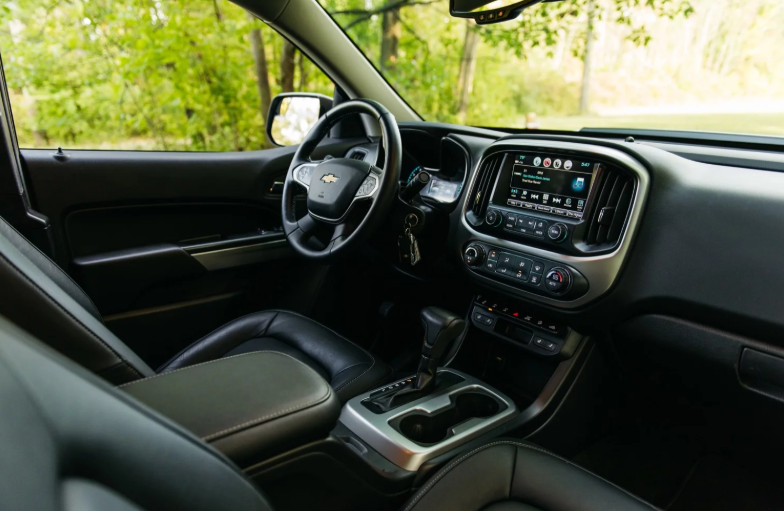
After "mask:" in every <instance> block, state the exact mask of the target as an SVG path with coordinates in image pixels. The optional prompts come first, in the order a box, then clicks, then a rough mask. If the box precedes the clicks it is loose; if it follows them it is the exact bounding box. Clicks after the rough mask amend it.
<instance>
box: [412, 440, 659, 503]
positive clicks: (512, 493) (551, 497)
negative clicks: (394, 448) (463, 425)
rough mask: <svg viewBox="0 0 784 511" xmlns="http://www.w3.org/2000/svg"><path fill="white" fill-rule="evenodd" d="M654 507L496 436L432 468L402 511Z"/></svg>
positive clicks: (544, 454)
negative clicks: (489, 441)
mask: <svg viewBox="0 0 784 511" xmlns="http://www.w3.org/2000/svg"><path fill="white" fill-rule="evenodd" d="M484 510H487V511H535V510H546V511H657V508H656V507H654V506H653V505H651V504H649V503H647V502H645V501H644V500H642V499H640V498H638V497H636V496H634V495H632V494H631V493H629V492H627V491H625V490H623V489H621V488H619V487H618V486H615V485H614V484H612V483H610V482H608V481H606V480H604V479H602V478H600V477H599V476H597V475H595V474H592V473H591V472H588V471H587V470H585V469H583V468H581V467H579V466H577V465H575V464H574V463H572V462H571V461H569V460H567V459H565V458H561V457H560V456H558V455H556V454H553V453H550V452H548V451H546V450H545V449H542V448H541V447H539V446H536V445H533V444H529V443H526V442H519V441H514V440H500V441H496V442H492V443H490V444H487V445H485V446H483V447H480V448H478V449H475V450H473V451H471V452H469V453H468V454H465V455H463V456H461V457H459V458H457V459H456V460H455V461H453V462H452V463H450V464H449V465H447V466H446V467H445V468H444V469H442V470H441V471H439V472H438V473H436V475H434V476H433V477H432V478H431V479H430V480H429V481H428V482H427V484H425V486H424V487H423V488H422V489H421V490H420V491H419V492H417V493H416V495H414V497H412V498H411V500H410V501H409V502H408V503H407V504H406V505H405V506H403V508H402V511H484Z"/></svg>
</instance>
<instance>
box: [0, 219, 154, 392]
mask: <svg viewBox="0 0 784 511" xmlns="http://www.w3.org/2000/svg"><path fill="white" fill-rule="evenodd" d="M0 290H2V291H1V292H0V314H3V315H5V316H6V317H8V318H9V319H11V320H12V321H13V322H14V323H16V324H17V325H19V326H21V327H22V328H24V329H25V330H27V331H28V332H30V333H31V334H33V335H34V336H36V337H37V338H39V339H41V340H42V341H43V342H45V343H47V344H49V345H50V346H52V347H53V348H55V349H56V350H57V351H59V352H60V353H63V354H64V355H66V356H68V357H70V358H71V359H73V360H75V361H76V362H78V363H79V364H81V365H83V366H84V367H86V368H87V369H89V370H91V371H93V372H95V373H97V374H99V375H101V376H102V377H104V378H106V379H107V380H108V381H110V382H113V383H125V382H128V381H132V380H136V379H138V378H144V377H146V376H151V375H153V374H154V372H153V370H152V369H150V367H148V366H147V364H145V363H144V362H143V361H142V360H141V359H140V358H139V357H138V356H137V355H136V354H135V353H134V352H133V351H131V349H130V348H128V346H126V345H125V344H124V343H123V342H122V341H121V340H120V339H118V338H117V336H115V335H114V334H113V333H112V332H110V331H109V329H107V328H106V327H105V326H104V324H103V322H102V321H101V316H100V314H99V313H98V310H97V309H95V306H94V305H93V304H92V302H91V301H90V299H89V298H88V297H87V295H86V294H85V293H84V292H83V291H82V290H81V289H80V288H79V286H77V285H76V284H75V283H74V282H73V281H72V280H71V279H70V278H69V277H68V275H66V274H65V273H64V272H63V271H62V270H61V269H60V268H59V267H58V266H57V265H56V264H54V263H53V262H52V261H51V260H49V259H48V258H47V257H46V256H45V255H43V254H42V253H41V252H39V251H38V250H37V249H36V248H35V247H34V246H33V245H32V244H31V243H30V242H28V241H27V240H26V239H24V238H23V237H22V236H21V235H20V234H19V233H17V232H16V231H15V230H14V229H13V228H12V227H11V226H10V225H8V224H7V223H6V222H5V220H2V219H0Z"/></svg>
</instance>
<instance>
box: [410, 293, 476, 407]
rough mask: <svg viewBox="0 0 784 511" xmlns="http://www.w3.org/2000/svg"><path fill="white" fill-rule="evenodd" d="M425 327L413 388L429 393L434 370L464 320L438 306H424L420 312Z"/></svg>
mask: <svg viewBox="0 0 784 511" xmlns="http://www.w3.org/2000/svg"><path fill="white" fill-rule="evenodd" d="M421 317H422V325H423V326H424V327H425V340H424V342H423V343H422V357H421V358H420V359H419V368H418V369H417V375H416V381H415V382H414V386H413V388H414V389H416V390H419V391H421V392H422V394H423V395H424V394H429V393H430V392H432V391H433V388H434V387H435V385H436V371H437V370H438V364H439V363H441V361H442V359H443V358H444V355H445V354H446V352H447V351H448V350H449V347H450V346H452V343H453V342H454V341H455V339H457V338H458V336H459V335H460V334H461V333H462V332H463V329H464V328H465V322H464V321H463V320H462V319H461V318H460V317H458V316H455V315H454V314H452V313H451V312H449V311H446V310H444V309H440V308H438V307H425V308H424V309H422V313H421Z"/></svg>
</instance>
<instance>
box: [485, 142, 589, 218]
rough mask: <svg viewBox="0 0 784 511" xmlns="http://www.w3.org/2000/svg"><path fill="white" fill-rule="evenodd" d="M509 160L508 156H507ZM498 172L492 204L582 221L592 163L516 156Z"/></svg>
mask: <svg viewBox="0 0 784 511" xmlns="http://www.w3.org/2000/svg"><path fill="white" fill-rule="evenodd" d="M510 156H511V155H510ZM508 165H509V164H508V163H507V165H506V167H507V168H505V169H504V171H503V172H501V175H500V176H499V179H498V184H497V185H496V190H495V193H494V194H493V198H492V202H493V203H494V204H497V205H504V206H513V207H518V208H523V209H535V210H537V211H543V212H547V213H555V214H558V215H562V216H568V217H571V218H582V215H583V212H584V211H585V208H586V205H587V202H588V194H589V192H590V190H591V184H592V182H593V176H594V167H595V162H591V161H586V160H582V159H574V158H569V157H563V156H558V155H548V154H533V153H532V154H517V155H514V159H513V161H512V162H511V171H510V170H509V168H508Z"/></svg>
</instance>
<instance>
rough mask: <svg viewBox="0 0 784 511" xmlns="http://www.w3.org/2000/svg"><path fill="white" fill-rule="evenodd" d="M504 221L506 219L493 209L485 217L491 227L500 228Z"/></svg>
mask: <svg viewBox="0 0 784 511" xmlns="http://www.w3.org/2000/svg"><path fill="white" fill-rule="evenodd" d="M503 221H504V217H503V216H502V215H501V213H499V212H498V211H496V210H494V209H491V210H490V211H488V212H487V214H486V215H485V223H487V225H489V226H490V227H498V226H499V225H501V222H503Z"/></svg>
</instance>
